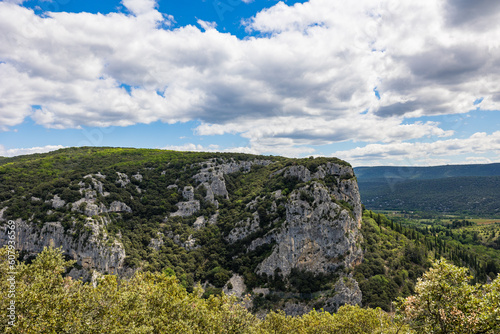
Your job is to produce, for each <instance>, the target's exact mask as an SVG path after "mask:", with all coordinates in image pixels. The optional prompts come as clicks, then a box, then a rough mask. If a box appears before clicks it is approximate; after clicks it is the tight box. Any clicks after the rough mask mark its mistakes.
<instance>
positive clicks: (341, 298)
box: [323, 276, 363, 313]
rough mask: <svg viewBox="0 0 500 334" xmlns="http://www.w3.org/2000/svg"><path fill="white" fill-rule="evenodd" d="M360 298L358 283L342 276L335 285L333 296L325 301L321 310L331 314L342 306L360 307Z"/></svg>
mask: <svg viewBox="0 0 500 334" xmlns="http://www.w3.org/2000/svg"><path fill="white" fill-rule="evenodd" d="M362 297H363V295H362V293H361V290H360V288H359V285H358V282H357V281H356V280H355V279H354V278H352V277H350V276H349V277H348V276H344V277H341V278H340V279H339V280H338V281H337V283H336V284H335V294H334V295H333V297H330V298H327V299H326V300H325V306H324V307H323V309H324V310H325V311H326V312H330V313H333V312H337V310H338V309H339V307H341V306H343V305H361V299H362Z"/></svg>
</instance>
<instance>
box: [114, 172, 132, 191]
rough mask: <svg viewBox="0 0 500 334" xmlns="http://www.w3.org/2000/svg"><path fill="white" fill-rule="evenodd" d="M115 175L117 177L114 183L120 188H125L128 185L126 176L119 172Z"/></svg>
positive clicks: (128, 180)
mask: <svg viewBox="0 0 500 334" xmlns="http://www.w3.org/2000/svg"><path fill="white" fill-rule="evenodd" d="M116 174H117V175H118V180H117V181H116V183H119V184H120V185H121V187H122V188H125V186H126V185H127V184H129V183H130V179H129V178H128V176H127V174H125V173H120V172H116Z"/></svg>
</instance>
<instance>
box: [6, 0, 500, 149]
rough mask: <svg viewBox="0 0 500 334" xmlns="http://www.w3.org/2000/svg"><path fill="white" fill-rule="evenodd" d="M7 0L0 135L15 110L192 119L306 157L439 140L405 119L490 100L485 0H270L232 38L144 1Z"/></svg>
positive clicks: (17, 117)
mask: <svg viewBox="0 0 500 334" xmlns="http://www.w3.org/2000/svg"><path fill="white" fill-rule="evenodd" d="M246 2H249V1H246ZM19 3H20V1H9V2H5V1H4V2H0V131H7V130H9V129H12V127H13V126H16V125H18V124H21V123H22V122H23V121H24V120H25V119H26V118H28V117H30V118H32V119H33V120H34V121H35V122H36V123H37V124H40V125H43V126H45V127H48V128H58V129H62V128H78V127H81V126H99V127H106V126H128V125H133V124H138V123H146V124H148V123H151V122H155V121H162V122H165V123H170V124H172V123H176V122H185V121H190V120H198V121H200V122H201V126H200V127H198V128H197V129H196V132H197V133H199V134H206V135H212V134H224V133H238V134H241V135H242V136H243V137H245V138H248V139H249V140H250V142H251V149H252V150H256V151H259V152H267V151H268V150H270V149H278V150H279V151H285V150H287V152H295V153H296V154H297V153H298V152H302V153H300V154H306V153H307V154H308V153H313V152H314V149H313V148H311V146H314V145H323V144H329V143H336V142H342V141H346V140H353V141H354V142H369V143H385V144H384V145H388V144H391V143H398V142H402V141H408V140H417V139H420V140H421V141H423V138H429V137H434V138H436V137H450V136H452V135H453V132H451V131H445V130H443V129H442V128H441V125H440V124H438V123H436V122H427V121H425V122H415V121H412V119H413V118H418V117H421V116H434V115H453V114H461V113H466V112H468V111H469V110H471V109H475V108H476V107H478V108H480V109H482V110H498V109H500V86H499V85H498V82H500V39H499V38H498V36H500V26H499V25H498V24H496V23H495V22H497V20H495V19H496V18H497V17H498V15H499V13H500V6H498V5H496V3H495V2H492V1H486V0H481V1H479V2H478V5H477V6H475V5H474V4H475V2H472V1H468V0H467V1H465V0H463V1H457V2H454V1H451V0H422V1H400V0H376V1H373V0H358V1H332V0H310V1H308V2H305V3H297V4H295V5H293V6H289V5H287V4H286V3H284V2H279V3H277V4H276V5H275V6H273V7H271V8H269V9H267V10H264V11H262V12H260V13H258V14H257V15H255V16H254V17H253V18H249V19H248V20H245V21H244V24H245V25H246V27H247V30H249V31H254V32H256V34H255V35H253V37H248V38H245V39H238V38H237V37H235V36H233V35H231V34H228V33H222V32H219V31H217V30H216V25H215V23H210V22H206V21H203V20H201V19H200V20H199V21H198V25H199V26H200V27H201V28H199V27H196V26H192V25H188V26H183V27H179V28H175V29H173V28H165V27H169V26H170V25H171V24H172V22H174V18H173V17H171V16H169V15H164V14H162V13H160V12H159V11H158V5H157V3H156V1H154V0H123V1H122V3H123V5H124V6H125V7H126V8H127V9H128V11H129V13H110V14H107V15H102V14H90V13H64V12H58V13H46V15H44V16H43V17H40V16H37V15H36V14H35V13H34V12H33V11H32V10H30V9H27V8H25V7H22V6H21V5H19ZM469 13H470V14H469ZM483 15H486V16H487V17H488V18H489V21H488V20H487V21H488V22H489V23H481V22H480V21H481V20H480V18H481V17H482V16H483ZM479 99H482V100H481V102H480V103H479V104H478V105H474V102H475V101H478V100H479ZM373 145H376V144H373ZM378 145H382V144H378ZM394 145H396V144H394Z"/></svg>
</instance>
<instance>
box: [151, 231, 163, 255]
mask: <svg viewBox="0 0 500 334" xmlns="http://www.w3.org/2000/svg"><path fill="white" fill-rule="evenodd" d="M156 234H157V236H158V237H157V238H152V239H151V242H150V243H149V245H148V247H150V248H152V249H154V250H156V251H157V250H160V248H161V246H163V244H164V243H165V242H164V241H163V237H164V235H163V233H161V232H157V233H156Z"/></svg>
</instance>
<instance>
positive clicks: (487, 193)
mask: <svg viewBox="0 0 500 334" xmlns="http://www.w3.org/2000/svg"><path fill="white" fill-rule="evenodd" d="M354 171H355V174H356V177H357V179H358V184H359V189H360V193H361V199H362V202H363V204H365V206H366V207H367V208H369V209H375V210H376V209H379V210H381V209H382V210H418V211H435V212H441V213H454V214H466V215H467V214H468V215H486V216H498V215H500V196H499V191H498V189H499V186H500V163H493V164H476V165H447V166H434V167H389V166H386V167H356V168H354Z"/></svg>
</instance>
